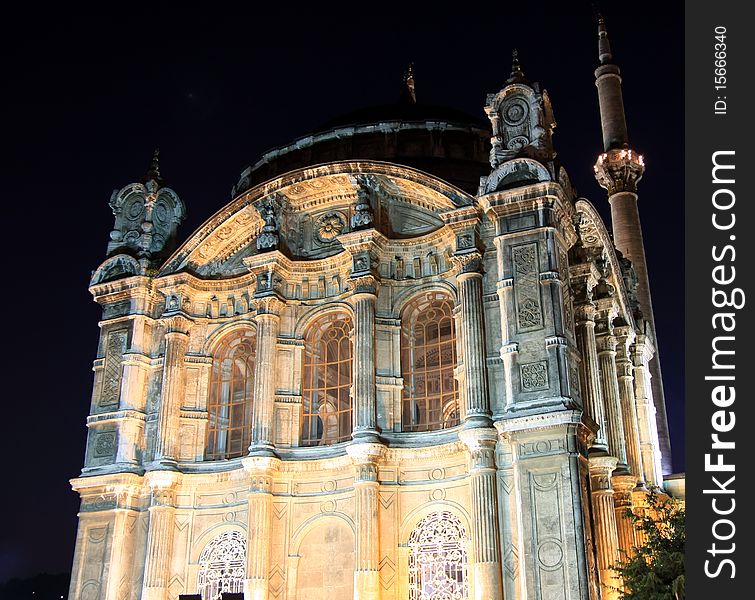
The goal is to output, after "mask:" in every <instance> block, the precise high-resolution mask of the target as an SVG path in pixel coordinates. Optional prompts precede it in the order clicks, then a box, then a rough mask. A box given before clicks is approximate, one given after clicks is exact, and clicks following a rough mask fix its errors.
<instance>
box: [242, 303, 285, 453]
mask: <svg viewBox="0 0 755 600" xmlns="http://www.w3.org/2000/svg"><path fill="white" fill-rule="evenodd" d="M254 302H255V305H256V308H257V314H256V315H255V317H254V319H255V321H256V323H257V357H256V361H255V363H254V402H252V443H251V445H250V446H249V452H250V453H254V454H260V455H272V454H274V452H275V447H274V443H273V442H274V440H273V411H274V409H275V380H276V368H277V367H276V360H275V358H276V351H277V350H276V345H277V343H278V329H279V327H280V314H281V312H282V311H283V309H284V308H285V304H284V303H283V302H282V301H281V300H280V299H279V298H278V297H277V296H275V295H267V296H264V297H260V298H255V300H254Z"/></svg>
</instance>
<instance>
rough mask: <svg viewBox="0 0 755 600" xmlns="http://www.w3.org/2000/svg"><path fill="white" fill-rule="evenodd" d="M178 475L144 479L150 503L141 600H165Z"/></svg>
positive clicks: (152, 475) (153, 475)
mask: <svg viewBox="0 0 755 600" xmlns="http://www.w3.org/2000/svg"><path fill="white" fill-rule="evenodd" d="M180 478H181V475H180V474H178V473H173V472H169V471H153V472H151V473H149V474H148V475H147V485H148V486H149V489H150V494H151V502H150V507H149V531H148V534H147V555H146V559H145V565H144V584H143V588H142V600H168V597H169V595H168V587H169V585H170V579H171V572H170V569H171V560H172V558H173V535H174V530H175V516H176V489H177V487H178V485H179V483H180Z"/></svg>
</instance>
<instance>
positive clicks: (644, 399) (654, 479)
mask: <svg viewBox="0 0 755 600" xmlns="http://www.w3.org/2000/svg"><path fill="white" fill-rule="evenodd" d="M631 356H632V364H633V367H634V373H633V374H634V395H635V403H636V406H637V429H638V437H639V440H640V458H641V459H642V475H643V480H644V481H645V483H646V484H647V485H648V486H650V487H653V486H657V485H661V484H662V483H663V481H662V478H661V477H659V476H658V474H657V473H656V471H657V469H656V464H657V461H656V459H655V455H656V452H657V451H658V450H657V446H656V445H655V443H654V441H655V435H654V432H653V426H654V425H655V422H656V421H655V407H654V406H653V400H652V398H651V394H652V392H651V391H650V386H649V385H648V381H649V373H648V363H649V362H650V357H651V356H652V347H650V343H649V340H648V339H647V337H646V336H645V335H644V334H639V335H637V339H636V341H635V344H634V346H633V349H632V352H631Z"/></svg>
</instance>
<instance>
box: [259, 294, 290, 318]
mask: <svg viewBox="0 0 755 600" xmlns="http://www.w3.org/2000/svg"><path fill="white" fill-rule="evenodd" d="M252 303H253V304H254V307H255V309H256V310H257V314H256V315H255V317H254V318H255V319H259V318H261V317H275V318H279V317H280V315H281V313H282V312H283V310H284V309H285V308H286V302H285V301H284V300H283V299H282V298H280V297H278V295H277V294H269V295H265V296H255V297H254V298H253V299H252Z"/></svg>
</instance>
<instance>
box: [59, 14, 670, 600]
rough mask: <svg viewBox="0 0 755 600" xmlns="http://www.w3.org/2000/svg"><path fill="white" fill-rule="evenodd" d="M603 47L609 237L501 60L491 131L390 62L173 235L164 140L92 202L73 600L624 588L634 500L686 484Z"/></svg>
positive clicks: (325, 598)
mask: <svg viewBox="0 0 755 600" xmlns="http://www.w3.org/2000/svg"><path fill="white" fill-rule="evenodd" d="M598 41H599V66H598V67H597V69H596V70H595V83H596V87H597V91H598V99H599V106H600V116H601V123H602V133H603V148H602V151H601V152H600V153H598V154H597V157H596V162H595V167H594V175H595V177H596V179H597V180H598V182H599V183H600V185H601V186H602V187H603V188H605V190H606V194H607V196H606V198H599V199H598V200H597V202H599V203H603V202H605V201H606V200H607V201H608V202H609V203H610V208H611V223H610V224H607V223H604V222H603V220H602V219H601V217H600V216H599V214H598V211H597V210H596V208H595V205H594V204H592V203H591V202H590V201H588V200H587V199H585V198H581V197H577V196H576V194H575V192H574V189H573V187H572V185H571V183H570V179H569V175H568V174H567V172H566V170H565V169H564V167H563V166H562V165H561V164H560V162H559V161H558V160H557V159H556V153H555V151H554V142H553V134H554V129H555V119H554V114H553V107H552V106H551V102H550V99H549V97H548V93H547V91H546V90H545V89H543V88H542V87H541V86H540V85H539V84H538V83H536V82H533V81H531V80H529V79H528V78H527V77H526V76H525V74H524V72H523V69H522V67H521V65H520V64H519V62H518V58H517V56H516V55H514V59H513V65H512V71H511V74H510V76H509V77H508V79H507V80H506V81H505V83H504V84H503V87H502V89H500V90H499V91H498V92H496V93H493V94H490V95H488V97H487V103H486V105H485V113H486V114H487V117H488V120H487V121H482V120H480V119H476V118H474V117H470V116H468V115H466V114H463V113H460V112H458V111H455V110H451V109H445V108H439V107H434V106H428V105H423V104H421V103H418V102H417V100H416V93H415V89H414V76H413V73H412V72H411V69H410V70H409V71H408V72H407V74H406V76H405V81H404V89H403V95H402V97H401V100H400V102H398V103H396V104H393V105H388V106H379V107H375V108H372V109H369V110H362V111H359V112H356V113H352V114H349V115H346V116H344V117H343V118H340V119H337V120H334V121H331V122H330V123H328V124H326V125H325V126H323V127H322V128H321V129H319V130H317V131H314V132H312V133H310V134H309V135H307V136H305V137H302V138H299V139H297V140H294V141H293V142H292V143H291V144H289V145H287V146H285V147H280V148H277V149H274V150H271V151H269V152H267V153H266V154H264V155H263V156H262V157H261V158H260V159H259V160H258V161H257V162H256V163H254V164H253V165H251V166H250V167H249V168H247V169H246V170H245V171H244V172H243V173H242V174H241V177H240V179H239V181H238V182H237V183H236V185H235V186H234V189H233V199H232V200H231V202H230V203H229V204H227V205H225V206H223V207H222V208H220V210H218V212H216V213H215V214H214V215H212V216H210V217H209V218H208V219H207V220H206V221H205V223H204V224H203V225H202V226H201V227H200V228H199V229H198V230H197V231H196V232H195V233H193V234H192V235H191V236H190V237H188V239H185V240H184V241H183V242H181V243H178V241H179V240H178V237H177V228H178V225H179V224H180V223H181V221H182V220H183V219H184V216H185V206H184V203H183V202H182V201H181V199H180V198H179V196H178V194H177V193H176V192H175V191H174V190H172V189H171V188H170V187H167V186H166V184H165V181H164V180H163V177H162V175H161V173H160V167H159V162H158V156H157V154H156V155H155V158H154V160H153V162H152V165H151V167H150V169H149V171H148V173H147V174H146V175H145V176H144V177H143V178H142V179H141V180H140V181H139V182H136V183H132V184H129V185H127V186H125V187H123V188H122V189H120V190H117V191H115V192H114V193H113V195H112V197H111V199H110V206H111V207H112V209H113V214H114V217H115V221H114V226H113V230H112V231H111V233H110V241H109V243H108V245H107V256H106V259H105V261H104V262H103V263H102V264H101V265H100V266H99V267H98V268H97V269H96V270H95V271H94V273H93V276H92V279H91V284H90V288H89V289H90V291H91V293H92V295H93V297H94V300H95V301H96V302H97V303H98V304H99V305H100V306H101V307H102V320H101V321H100V329H101V336H100V343H99V348H98V352H97V357H96V359H95V361H94V385H93V395H92V403H91V410H90V416H89V417H88V419H87V427H88V441H87V446H86V457H85V461H84V467H83V470H82V472H81V475H80V476H79V477H77V478H75V479H73V480H72V481H71V484H72V486H73V489H74V490H75V491H76V492H78V494H79V495H80V496H81V508H80V513H79V526H78V534H77V541H76V551H75V556H74V564H73V573H72V580H71V591H70V597H71V598H72V599H81V600H94V599H103V600H139V599H141V600H173V599H178V598H180V597H184V598H201V599H202V600H218V599H220V598H240V597H242V595H243V597H244V598H247V599H248V600H268V599H269V600H320V599H322V600H350V599H359V600H399V599H402V600H403V599H410V600H431V599H433V600H438V599H440V600H463V599H472V598H474V599H478V600H503V599H504V598H505V599H506V600H525V599H526V600H530V599H532V600H535V599H537V600H577V599H579V600H599V599H601V598H602V599H615V598H617V597H618V594H619V592H618V590H619V589H620V588H621V581H620V580H618V579H617V575H616V573H615V572H614V571H612V570H611V566H613V565H614V564H616V562H617V561H618V559H619V556H620V552H621V551H623V552H626V553H631V552H632V548H633V547H634V546H635V545H637V544H638V543H640V542H641V540H639V539H637V533H636V532H635V531H634V530H633V528H632V525H631V523H630V521H629V519H628V518H627V516H626V509H627V508H630V509H632V510H633V511H634V512H635V513H641V512H642V511H644V510H647V506H648V504H647V497H648V494H649V493H650V492H651V491H652V490H660V491H661V492H668V493H671V494H673V493H679V490H680V489H682V488H683V480H679V479H669V478H668V475H669V474H670V448H669V434H668V426H667V422H666V412H665V405H664V393H663V380H662V375H661V369H660V362H659V354H658V347H657V343H656V336H655V324H654V319H653V307H652V301H651V294H650V286H649V281H648V273H647V264H646V260H645V250H644V247H643V239H642V229H641V225H640V217H639V212H638V182H639V181H640V179H641V178H642V175H643V172H644V171H645V164H644V160H643V157H642V155H640V154H639V153H637V151H636V150H635V149H633V147H632V145H631V144H630V141H629V137H628V135H627V126H626V122H625V117H624V108H623V100H622V89H621V85H622V80H621V77H620V74H619V67H618V66H617V64H616V63H615V62H614V60H613V58H612V54H611V50H610V47H609V41H608V35H607V33H606V28H605V24H604V23H603V21H602V20H601V21H600V24H599V36H598ZM596 146H597V140H596ZM664 476H666V480H664ZM234 594H236V595H234Z"/></svg>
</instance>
